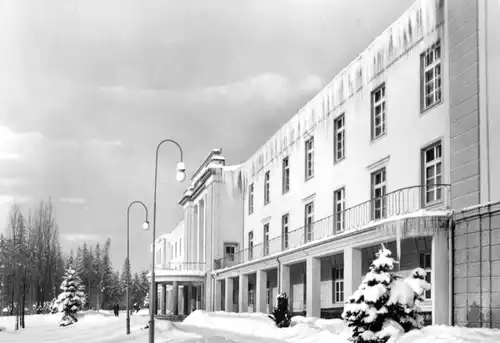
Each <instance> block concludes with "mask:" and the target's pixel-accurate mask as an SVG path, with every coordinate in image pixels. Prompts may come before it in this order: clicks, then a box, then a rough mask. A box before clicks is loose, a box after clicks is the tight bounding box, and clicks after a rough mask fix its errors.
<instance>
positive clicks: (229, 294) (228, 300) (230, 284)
mask: <svg viewBox="0 0 500 343" xmlns="http://www.w3.org/2000/svg"><path fill="white" fill-rule="evenodd" d="M225 282H226V294H225V295H224V304H225V306H224V309H225V311H226V312H233V292H234V280H233V278H230V277H227V278H226V281H225Z"/></svg>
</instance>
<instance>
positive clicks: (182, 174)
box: [149, 139, 186, 343]
mask: <svg viewBox="0 0 500 343" xmlns="http://www.w3.org/2000/svg"><path fill="white" fill-rule="evenodd" d="M166 142H168V143H172V144H175V145H176V146H177V147H178V148H179V151H180V153H181V160H180V162H179V163H177V174H176V179H177V181H179V182H182V181H184V180H185V179H186V166H185V165H184V163H183V153H182V148H181V146H180V145H179V143H177V142H176V141H174V140H172V139H164V140H162V141H161V142H160V144H158V147H157V148H156V161H155V190H154V198H153V247H152V250H151V255H152V260H151V262H152V263H151V292H150V293H151V299H150V300H151V301H150V303H149V317H150V318H149V343H154V341H155V310H156V309H155V307H156V306H155V305H156V289H155V248H156V188H157V185H158V152H159V151H160V146H161V145H162V144H163V143H166Z"/></svg>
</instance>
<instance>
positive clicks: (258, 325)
mask: <svg viewBox="0 0 500 343" xmlns="http://www.w3.org/2000/svg"><path fill="white" fill-rule="evenodd" d="M59 318H60V316H59V315H36V316H27V317H26V329H24V330H20V331H18V332H13V328H14V318H12V317H0V328H1V330H2V331H0V342H2V343H10V342H12V343H16V342H23V343H28V342H29V343H31V342H34V343H45V342H47V343H49V342H50V343H51V342H56V343H58V342H61V343H62V342H64V343H67V342H70V343H93V342H106V343H118V342H130V341H134V342H147V341H148V332H147V329H146V330H143V327H144V326H145V325H146V324H147V321H148V316H147V311H140V312H139V313H138V314H134V315H132V316H131V331H132V333H131V335H129V336H126V335H125V313H123V312H122V313H120V317H118V318H117V317H114V316H113V314H112V312H111V311H101V312H100V313H86V314H84V315H83V316H81V317H80V319H79V321H78V323H76V324H75V325H71V326H69V327H65V328H62V327H59V326H58V320H59ZM156 331H157V333H156V340H155V341H156V342H175V343H196V342H200V343H201V342H209V343H230V342H238V343H259V342H262V343H285V342H290V343H313V342H314V343H327V342H328V343H331V342H335V343H346V342H348V340H347V339H348V337H349V335H350V330H349V329H348V328H346V327H345V325H344V323H343V321H341V320H338V319H334V320H325V319H316V318H304V317H294V318H293V321H292V327H290V328H287V329H278V328H276V327H275V326H274V323H273V322H272V321H271V320H270V319H269V318H267V316H266V315H263V314H250V313H249V314H234V313H225V312H215V313H208V312H203V311H196V312H194V313H193V314H191V315H190V316H189V317H187V318H186V319H185V321H184V322H183V323H170V322H167V321H163V320H158V321H157V324H156ZM438 342H439V343H447V342H450V343H451V342H453V343H461V342H477V343H479V342H481V343H498V342H500V330H489V329H467V328H458V327H446V326H430V327H426V328H424V329H423V330H421V331H414V332H410V333H408V334H406V335H404V336H403V337H402V338H401V339H400V340H399V341H398V343H438Z"/></svg>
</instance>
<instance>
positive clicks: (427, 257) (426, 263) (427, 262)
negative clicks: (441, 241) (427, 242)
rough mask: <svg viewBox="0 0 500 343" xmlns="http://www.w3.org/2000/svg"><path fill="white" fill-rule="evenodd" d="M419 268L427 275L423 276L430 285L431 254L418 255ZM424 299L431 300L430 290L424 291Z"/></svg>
mask: <svg viewBox="0 0 500 343" xmlns="http://www.w3.org/2000/svg"><path fill="white" fill-rule="evenodd" d="M420 268H422V269H423V270H425V272H426V273H427V274H426V275H425V281H427V282H428V283H429V284H430V283H431V279H432V278H431V275H432V274H431V273H432V255H431V253H424V254H420ZM424 299H431V290H428V291H425V293H424Z"/></svg>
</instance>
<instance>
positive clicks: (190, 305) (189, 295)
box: [186, 283, 193, 315]
mask: <svg viewBox="0 0 500 343" xmlns="http://www.w3.org/2000/svg"><path fill="white" fill-rule="evenodd" d="M186 303H187V304H186V305H187V314H188V315H189V314H191V312H193V285H192V284H191V283H189V284H188V285H187V302H186Z"/></svg>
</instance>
